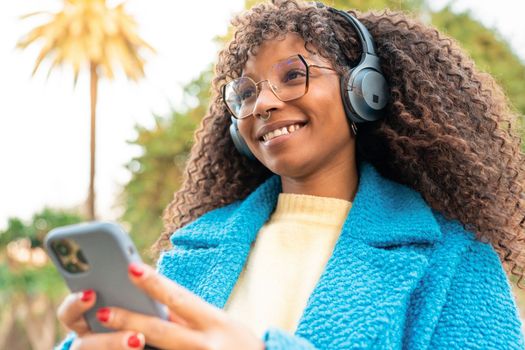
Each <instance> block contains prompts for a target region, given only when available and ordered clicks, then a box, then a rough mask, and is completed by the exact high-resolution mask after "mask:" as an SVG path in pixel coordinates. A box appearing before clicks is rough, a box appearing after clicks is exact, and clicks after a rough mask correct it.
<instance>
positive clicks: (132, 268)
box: [128, 263, 144, 277]
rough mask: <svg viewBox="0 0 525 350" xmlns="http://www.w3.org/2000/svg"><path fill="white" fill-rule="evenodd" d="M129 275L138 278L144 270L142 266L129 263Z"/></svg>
mask: <svg viewBox="0 0 525 350" xmlns="http://www.w3.org/2000/svg"><path fill="white" fill-rule="evenodd" d="M128 270H129V273H131V274H132V275H133V276H135V277H140V276H142V275H143V274H144V269H143V268H142V266H140V265H139V264H136V263H131V264H129V266H128Z"/></svg>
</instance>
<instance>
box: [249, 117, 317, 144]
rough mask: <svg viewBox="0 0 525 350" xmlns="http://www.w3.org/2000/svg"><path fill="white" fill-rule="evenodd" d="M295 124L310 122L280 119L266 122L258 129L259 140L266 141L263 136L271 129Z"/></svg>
mask: <svg viewBox="0 0 525 350" xmlns="http://www.w3.org/2000/svg"><path fill="white" fill-rule="evenodd" d="M294 124H301V125H303V126H304V125H305V124H308V122H307V121H306V120H280V121H278V122H275V123H271V124H265V125H264V126H263V127H261V128H260V129H259V130H258V131H257V134H256V137H257V140H259V141H261V142H264V141H263V139H262V137H263V136H264V135H265V134H267V133H269V132H270V131H273V130H275V129H280V128H284V127H285V126H286V127H288V126H290V125H294ZM285 136H286V135H285Z"/></svg>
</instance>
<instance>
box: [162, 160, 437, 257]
mask: <svg viewBox="0 0 525 350" xmlns="http://www.w3.org/2000/svg"><path fill="white" fill-rule="evenodd" d="M359 174H360V176H359V185H358V189H357V193H356V196H355V198H354V201H353V203H352V208H351V210H350V212H349V215H348V217H347V219H346V220H345V223H344V226H343V230H344V231H348V235H349V236H351V237H352V238H354V239H356V240H358V241H361V242H363V243H365V244H368V245H371V246H375V247H387V246H391V245H401V244H410V243H432V242H434V241H435V240H438V239H439V238H440V237H441V231H440V229H439V226H438V224H437V221H436V219H435V218H434V215H433V214H432V210H431V209H430V208H429V207H428V205H427V204H426V203H425V202H424V200H423V199H422V198H421V195H420V194H419V193H418V192H416V191H414V190H412V189H410V188H408V187H406V186H404V185H401V184H399V183H396V182H393V181H391V180H388V179H386V178H384V177H382V176H381V175H380V174H379V173H378V172H377V170H376V169H375V168H374V167H373V166H372V165H371V164H370V163H367V162H362V163H360V166H359ZM281 188H282V187H281V180H280V177H279V176H277V175H274V176H272V177H270V178H269V179H268V180H266V182H264V183H263V184H261V185H260V186H259V187H258V188H257V189H256V190H255V191H254V192H252V193H251V194H250V195H249V196H248V197H247V198H246V199H244V200H243V201H240V202H236V203H233V204H231V205H229V206H227V207H225V208H220V209H217V210H214V211H211V212H209V213H207V214H205V215H203V216H202V217H201V218H199V219H197V220H196V221H194V222H192V223H190V224H188V225H186V226H185V227H183V228H181V229H179V230H178V231H176V232H175V233H174V234H173V236H172V238H171V241H172V243H173V245H181V244H183V245H192V244H194V245H197V246H199V247H205V246H210V247H212V246H217V245H220V244H227V243H234V242H238V243H248V244H250V243H252V242H253V240H254V239H255V237H256V236H257V232H258V231H259V229H260V228H261V227H262V226H263V225H264V223H265V222H266V221H267V220H268V219H269V218H270V215H271V214H272V212H273V210H274V209H275V206H276V204H277V198H278V196H279V193H280V192H281ZM218 224H220V227H221V228H220V229H219V230H217V225H218ZM203 232H206V234H203Z"/></svg>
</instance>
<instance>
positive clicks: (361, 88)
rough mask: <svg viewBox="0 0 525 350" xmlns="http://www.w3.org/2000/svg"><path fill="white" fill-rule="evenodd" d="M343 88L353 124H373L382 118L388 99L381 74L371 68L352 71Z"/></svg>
mask: <svg viewBox="0 0 525 350" xmlns="http://www.w3.org/2000/svg"><path fill="white" fill-rule="evenodd" d="M343 88H344V89H345V91H344V92H345V93H344V95H346V97H347V104H348V105H349V109H350V111H351V112H352V113H351V116H352V115H353V117H355V119H356V120H354V121H355V122H358V123H363V122H373V121H376V120H379V119H381V118H383V116H384V110H385V106H386V104H387V102H388V99H389V93H388V85H387V82H386V79H385V77H384V76H383V74H381V73H380V72H378V71H377V70H376V69H373V68H363V69H359V70H357V71H356V70H355V69H354V70H352V71H351V72H350V74H349V76H348V79H347V80H346V82H345V85H344V87H343Z"/></svg>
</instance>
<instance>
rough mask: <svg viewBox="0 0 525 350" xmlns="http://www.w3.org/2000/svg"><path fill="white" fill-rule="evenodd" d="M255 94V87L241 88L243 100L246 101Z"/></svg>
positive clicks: (240, 96) (240, 94)
mask: <svg viewBox="0 0 525 350" xmlns="http://www.w3.org/2000/svg"><path fill="white" fill-rule="evenodd" d="M254 94H255V89H254V88H253V87H247V88H244V89H241V91H240V93H239V98H240V99H241V101H245V100H247V99H249V98H250V97H252V96H253V95H254Z"/></svg>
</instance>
